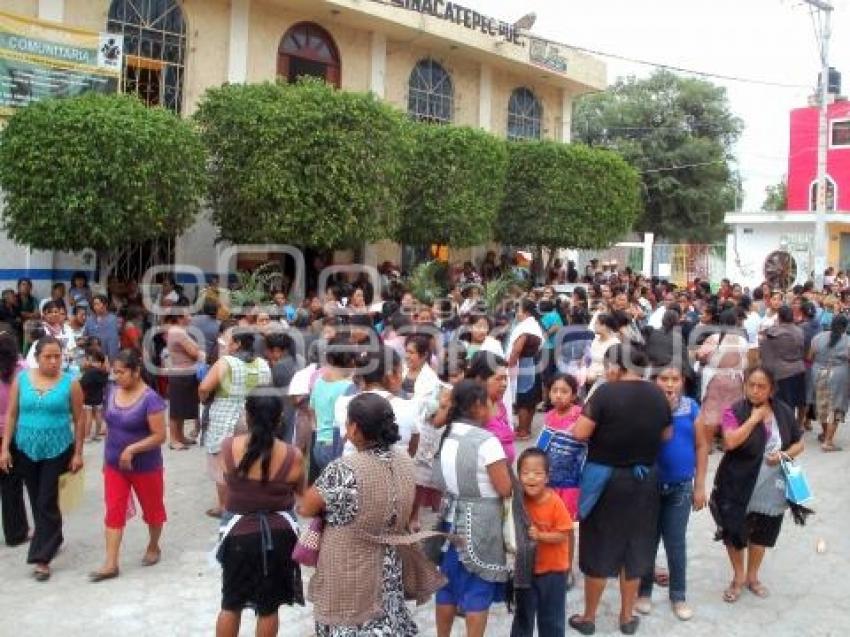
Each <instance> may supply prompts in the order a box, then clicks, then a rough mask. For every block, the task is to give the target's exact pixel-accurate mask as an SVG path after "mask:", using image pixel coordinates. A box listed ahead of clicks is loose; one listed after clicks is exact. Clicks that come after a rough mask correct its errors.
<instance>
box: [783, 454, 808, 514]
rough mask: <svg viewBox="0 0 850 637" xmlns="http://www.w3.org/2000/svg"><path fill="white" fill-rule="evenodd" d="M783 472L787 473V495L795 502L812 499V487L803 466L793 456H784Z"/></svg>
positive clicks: (801, 502) (804, 501)
mask: <svg viewBox="0 0 850 637" xmlns="http://www.w3.org/2000/svg"><path fill="white" fill-rule="evenodd" d="M780 462H781V463H782V472H783V473H784V474H785V497H786V498H787V499H788V500H789V501H790V502H793V503H794V504H806V503H807V502H809V501H810V500H811V499H812V497H813V496H812V489H811V487H810V486H809V481H808V479H807V478H806V474H805V472H804V471H803V468H802V467H801V466H800V465H798V464H797V463H795V462H794V460H793V459H791V458H786V456H782V459H781V460H780Z"/></svg>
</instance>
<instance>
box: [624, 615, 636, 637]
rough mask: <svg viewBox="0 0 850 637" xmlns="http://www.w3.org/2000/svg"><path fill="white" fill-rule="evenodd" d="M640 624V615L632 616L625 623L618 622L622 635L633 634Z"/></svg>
mask: <svg viewBox="0 0 850 637" xmlns="http://www.w3.org/2000/svg"><path fill="white" fill-rule="evenodd" d="M639 625H640V617H632V618H631V620H629V621H627V622H626V623H625V624H620V632H621V633H623V634H624V635H634V634H635V633H636V632H637V629H638V626H639Z"/></svg>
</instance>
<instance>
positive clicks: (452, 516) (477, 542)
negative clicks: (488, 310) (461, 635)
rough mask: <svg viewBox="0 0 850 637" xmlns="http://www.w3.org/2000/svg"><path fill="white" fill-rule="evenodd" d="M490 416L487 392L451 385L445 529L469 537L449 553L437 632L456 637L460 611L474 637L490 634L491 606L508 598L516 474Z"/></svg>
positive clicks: (444, 454)
mask: <svg viewBox="0 0 850 637" xmlns="http://www.w3.org/2000/svg"><path fill="white" fill-rule="evenodd" d="M489 418H490V408H489V406H488V398H487V392H486V390H485V389H484V387H482V386H481V384H480V383H477V382H475V381H473V380H464V381H461V382H460V383H458V384H457V385H456V386H455V387H454V388H453V389H452V409H451V413H450V415H449V423H450V424H449V425H447V426H446V430H445V433H444V434H443V438H442V440H441V443H440V450H439V454H438V456H437V461H436V462H435V464H434V477H435V480H436V481H437V483H438V484H439V485H440V487H441V488H442V489H443V490H444V491H445V493H446V497H447V499H448V502H447V506H446V507H444V509H443V511H444V512H446V516H445V517H444V519H443V520H442V523H443V528H444V529H445V530H447V531H448V532H450V533H453V534H456V535H458V536H460V537H461V538H462V539H463V542H462V543H461V544H460V545H459V546H457V547H456V546H455V545H454V543H452V544H450V545H449V546H448V548H446V550H445V551H444V552H443V553H442V556H441V560H440V570H441V571H442V572H443V574H444V575H445V576H446V577H447V578H448V583H447V584H446V585H445V586H444V587H443V588H442V589H441V590H440V591H439V592H438V593H437V635H438V637H449V635H450V634H451V632H452V624H453V623H454V619H455V616H456V615H457V614H458V613H461V614H464V615H465V617H466V634H467V636H468V637H483V635H484V631H485V630H486V628H487V618H488V614H489V610H490V606H491V605H492V604H494V603H497V602H500V601H503V600H504V599H505V590H504V589H505V582H507V581H508V579H509V570H510V569H509V567H508V565H507V563H506V560H505V547H504V539H503V537H502V516H503V509H502V498H507V497H509V496H510V495H511V491H512V489H511V477H510V470H509V469H508V463H507V460H506V458H505V452H504V450H503V449H502V446H501V445H500V444H499V441H498V439H497V438H496V437H495V436H493V434H491V433H489V432H488V431H486V430H485V429H484V425H485V423H486V422H487V420H488V419H489Z"/></svg>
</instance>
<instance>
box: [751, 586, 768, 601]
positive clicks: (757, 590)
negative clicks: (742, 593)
mask: <svg viewBox="0 0 850 637" xmlns="http://www.w3.org/2000/svg"><path fill="white" fill-rule="evenodd" d="M747 588H748V589H749V590H750V592H751V593H752V594H753V595H755V596H756V597H760V598H761V599H765V598H767V597H770V591H769V590H768V588H767V586H765V585H764V584H762V583H761V582H749V583H748V584H747Z"/></svg>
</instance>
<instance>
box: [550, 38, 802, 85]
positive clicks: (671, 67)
mask: <svg viewBox="0 0 850 637" xmlns="http://www.w3.org/2000/svg"><path fill="white" fill-rule="evenodd" d="M535 38H536V39H542V40H546V38H537V37H536V36H535ZM548 41H549V42H551V43H552V44H557V45H558V46H563V47H566V48H568V49H574V50H576V51H581V52H583V53H590V54H591V55H598V56H600V57H607V58H612V59H615V60H621V61H623V62H632V63H635V64H643V65H644V66H654V67H657V68H659V69H665V70H667V71H675V72H677V73H689V74H691V75H699V76H700V77H712V78H717V79H721V80H729V81H731V82H742V83H744V84H758V85H761V86H773V87H776V88H793V89H811V88H812V87H811V86H808V85H806V84H787V83H785V82H774V81H771V80H760V79H756V78H748V77H739V76H736V75H724V74H722V73H711V72H709V71H697V70H695V69H687V68H684V67H681V66H674V65H672V64H663V63H661V62H651V61H649V60H642V59H640V58H634V57H629V56H627V55H621V54H619V53H608V52H606V51H600V50H599V49H590V48H587V47H583V46H576V45H574V44H565V43H564V42H555V41H554V40H548Z"/></svg>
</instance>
